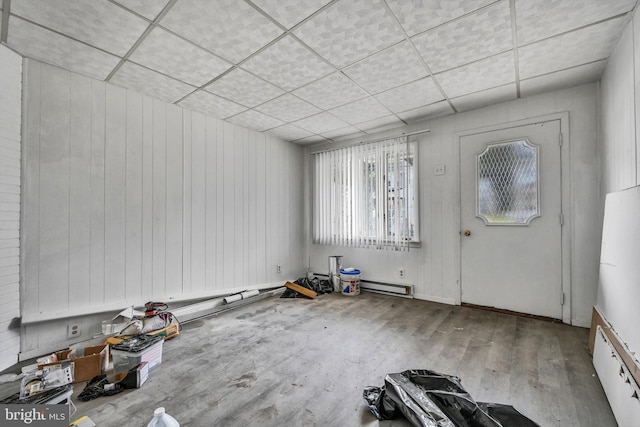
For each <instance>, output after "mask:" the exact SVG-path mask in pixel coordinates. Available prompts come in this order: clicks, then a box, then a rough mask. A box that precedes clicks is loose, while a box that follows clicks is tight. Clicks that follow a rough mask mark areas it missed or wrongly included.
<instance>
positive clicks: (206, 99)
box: [178, 90, 247, 119]
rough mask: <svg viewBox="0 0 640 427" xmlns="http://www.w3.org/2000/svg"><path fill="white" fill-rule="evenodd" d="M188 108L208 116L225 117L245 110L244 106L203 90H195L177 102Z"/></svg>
mask: <svg viewBox="0 0 640 427" xmlns="http://www.w3.org/2000/svg"><path fill="white" fill-rule="evenodd" d="M178 105H180V106H181V107H184V108H186V109H188V110H194V111H200V112H201V113H204V114H206V115H208V116H213V117H217V118H219V119H226V118H227V117H230V116H233V115H236V114H238V113H240V112H242V111H245V110H246V109H247V107H244V106H242V105H240V104H236V103H235V102H231V101H229V100H226V99H224V98H220V97H219V96H215V95H213V94H210V93H209V92H205V91H203V90H199V91H196V92H194V93H192V94H190V95H189V96H187V97H186V98H185V99H183V100H182V101H180V102H179V103H178Z"/></svg>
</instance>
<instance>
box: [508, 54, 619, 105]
mask: <svg viewBox="0 0 640 427" xmlns="http://www.w3.org/2000/svg"><path fill="white" fill-rule="evenodd" d="M606 65H607V61H606V60H602V61H598V62H593V63H591V64H587V65H580V66H578V67H574V68H569V69H567V70H562V71H558V72H555V73H551V74H545V75H543V76H539V77H533V78H531V79H527V80H522V81H521V82H520V95H522V96H530V95H535V94H537V93H543V92H548V91H551V90H557V89H563V88H567V87H572V86H577V85H581V84H583V83H589V82H595V81H598V80H599V79H600V76H602V73H603V71H604V68H605V66H606Z"/></svg>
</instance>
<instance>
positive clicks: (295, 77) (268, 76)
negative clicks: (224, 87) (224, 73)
mask: <svg viewBox="0 0 640 427" xmlns="http://www.w3.org/2000/svg"><path fill="white" fill-rule="evenodd" d="M242 67H243V68H245V69H247V70H249V71H251V72H253V73H254V74H256V75H258V76H260V77H262V78H264V79H265V80H268V81H270V82H271V83H273V84H275V85H277V86H279V87H281V88H283V89H286V90H292V89H295V88H297V87H299V86H302V85H303V84H305V83H309V82H311V81H313V80H316V79H318V78H320V77H322V76H324V75H326V74H329V73H331V72H332V71H334V68H333V67H332V66H331V65H329V64H327V63H326V62H324V61H323V60H321V59H320V58H318V57H317V56H316V55H315V54H314V53H312V52H311V51H310V50H309V49H307V48H306V47H304V46H303V45H301V44H300V43H298V42H297V41H296V40H295V39H294V38H293V37H289V36H287V37H284V38H282V39H281V40H278V41H277V42H276V43H275V44H273V45H271V46H269V47H268V48H267V49H265V50H263V51H262V52H260V53H259V54H257V55H256V56H254V57H253V58H251V59H250V60H249V61H247V62H245V63H244V64H242Z"/></svg>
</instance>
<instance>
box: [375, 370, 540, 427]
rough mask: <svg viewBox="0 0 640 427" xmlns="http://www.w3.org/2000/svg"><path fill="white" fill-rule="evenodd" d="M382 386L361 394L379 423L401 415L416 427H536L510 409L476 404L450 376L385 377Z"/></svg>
mask: <svg viewBox="0 0 640 427" xmlns="http://www.w3.org/2000/svg"><path fill="white" fill-rule="evenodd" d="M384 382H385V385H384V386H382V387H366V388H365V389H364V392H363V397H364V400H365V402H366V404H367V406H369V409H370V410H371V412H372V413H373V414H374V415H375V416H376V418H378V419H379V420H389V419H393V418H395V417H397V416H399V415H400V414H402V415H404V416H405V418H407V420H409V421H410V422H411V423H412V424H413V425H414V426H417V427H449V426H450V427H454V426H474V427H476V426H477V427H539V425H538V424H536V423H535V422H533V421H532V420H530V419H529V418H527V417H526V416H524V415H522V414H521V413H520V412H518V410H516V409H515V408H514V407H513V406H510V405H502V404H497V403H484V402H476V401H475V400H473V398H472V397H471V395H470V394H469V393H468V392H467V391H466V390H465V389H464V388H463V387H462V384H461V382H460V378H458V377H455V376H452V375H446V374H440V373H437V372H434V371H430V370H426V369H412V370H407V371H404V372H402V373H399V374H387V376H386V377H385V379H384Z"/></svg>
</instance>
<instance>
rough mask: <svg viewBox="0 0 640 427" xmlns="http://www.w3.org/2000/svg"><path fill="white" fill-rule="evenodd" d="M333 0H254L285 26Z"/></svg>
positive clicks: (292, 24)
mask: <svg viewBox="0 0 640 427" xmlns="http://www.w3.org/2000/svg"><path fill="white" fill-rule="evenodd" d="M330 1H331V0H253V3H254V4H255V5H256V6H258V7H259V8H260V9H262V10H263V11H265V12H266V13H268V14H269V15H270V16H271V17H272V18H273V19H275V20H276V21H278V22H279V23H280V24H281V25H283V26H284V27H285V28H291V27H293V26H294V25H296V24H297V23H299V22H301V21H302V20H304V19H305V18H307V17H308V16H310V15H312V14H313V13H314V12H315V11H317V10H318V9H320V8H322V6H324V5H325V4H327V3H329V2H330Z"/></svg>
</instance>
